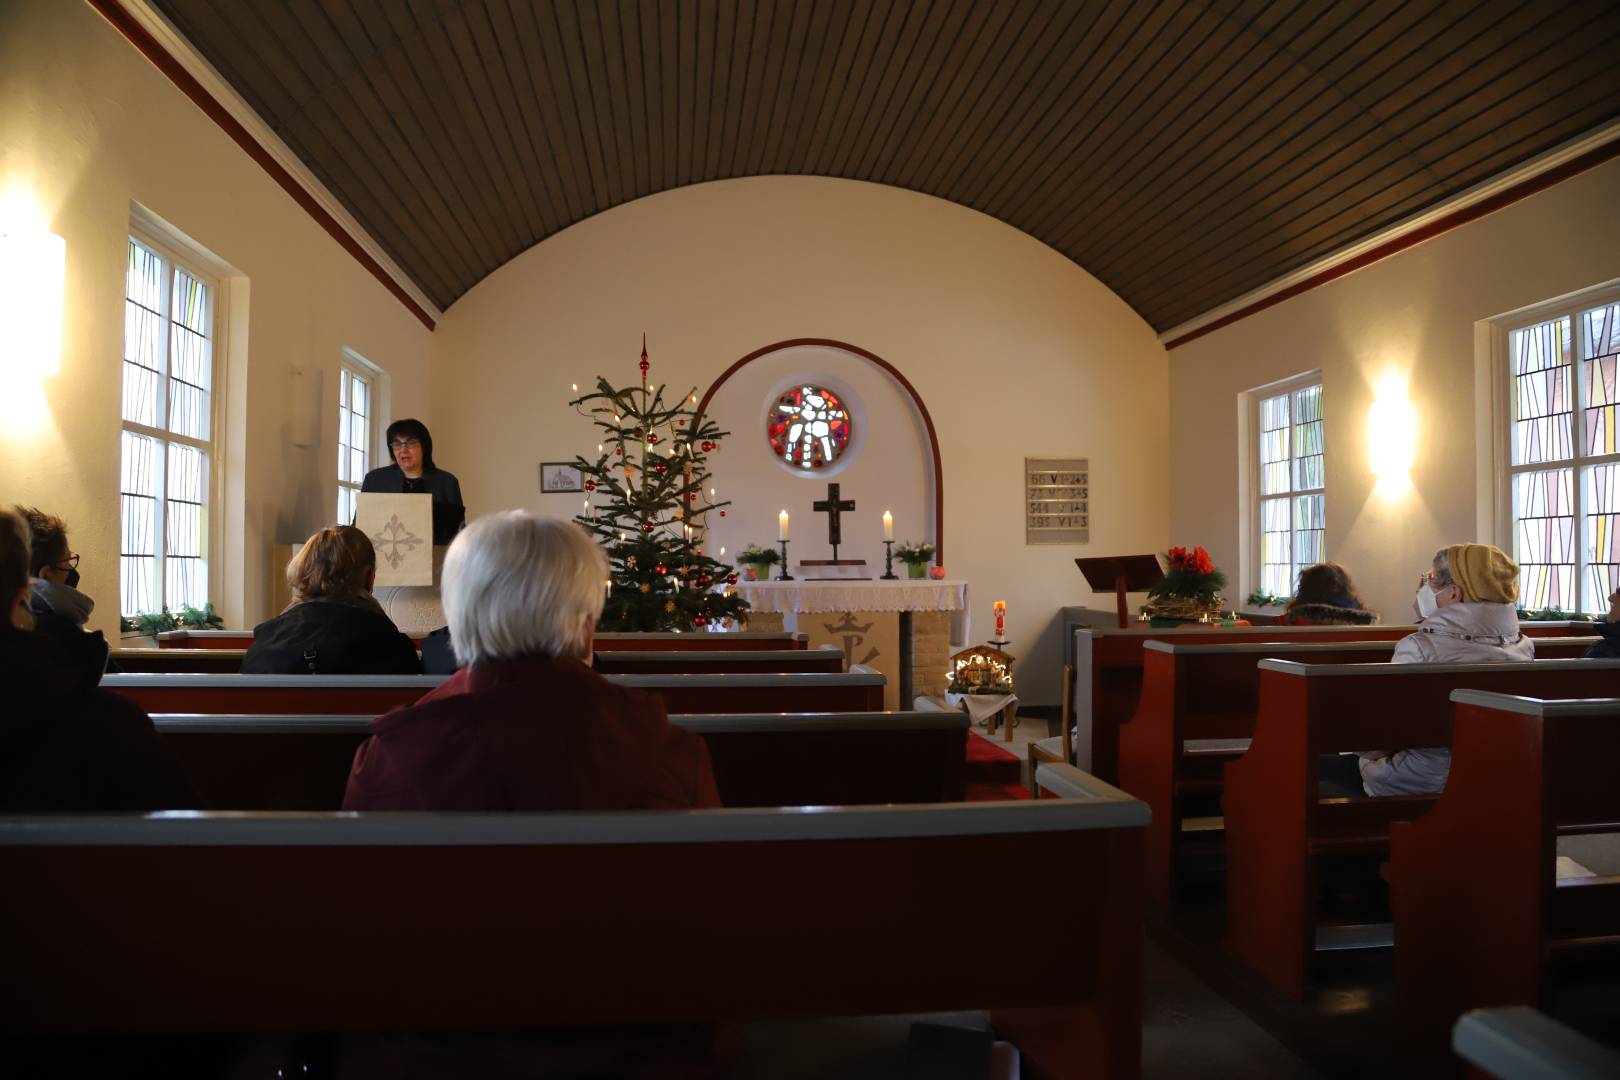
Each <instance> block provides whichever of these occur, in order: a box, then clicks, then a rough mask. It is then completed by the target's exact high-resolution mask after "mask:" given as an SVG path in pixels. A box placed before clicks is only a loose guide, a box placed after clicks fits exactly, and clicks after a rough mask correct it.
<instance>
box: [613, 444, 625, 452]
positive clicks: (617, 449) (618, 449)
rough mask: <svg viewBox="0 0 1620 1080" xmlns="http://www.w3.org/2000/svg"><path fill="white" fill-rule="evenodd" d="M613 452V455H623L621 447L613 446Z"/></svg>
mask: <svg viewBox="0 0 1620 1080" xmlns="http://www.w3.org/2000/svg"><path fill="white" fill-rule="evenodd" d="M613 452H614V453H615V454H623V453H624V447H622V446H615V447H614V448H613Z"/></svg>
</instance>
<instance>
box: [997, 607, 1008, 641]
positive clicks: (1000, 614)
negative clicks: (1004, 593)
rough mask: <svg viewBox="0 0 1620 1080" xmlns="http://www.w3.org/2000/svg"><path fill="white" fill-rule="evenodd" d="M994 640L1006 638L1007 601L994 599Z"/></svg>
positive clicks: (1004, 639)
mask: <svg viewBox="0 0 1620 1080" xmlns="http://www.w3.org/2000/svg"><path fill="white" fill-rule="evenodd" d="M996 640H997V641H1006V640H1007V601H1005V600H997V601H996Z"/></svg>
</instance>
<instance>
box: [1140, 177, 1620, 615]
mask: <svg viewBox="0 0 1620 1080" xmlns="http://www.w3.org/2000/svg"><path fill="white" fill-rule="evenodd" d="M1617 207H1620V161H1611V162H1609V163H1608V164H1606V165H1602V166H1599V167H1598V168H1596V169H1593V170H1591V171H1588V172H1585V173H1582V174H1580V175H1578V176H1576V177H1574V178H1573V179H1570V180H1567V181H1565V182H1564V183H1562V184H1559V185H1557V186H1555V187H1552V188H1549V189H1548V190H1546V191H1544V192H1541V193H1540V194H1537V195H1534V196H1532V197H1530V198H1528V199H1525V200H1523V201H1521V202H1518V203H1515V204H1513V205H1511V206H1509V207H1508V208H1506V209H1504V210H1501V211H1499V212H1497V213H1495V214H1492V215H1490V216H1488V217H1485V218H1482V219H1480V220H1479V221H1476V222H1473V223H1471V224H1469V225H1466V226H1463V227H1462V228H1459V229H1455V230H1453V231H1451V232H1448V233H1445V234H1443V235H1441V236H1439V237H1437V238H1435V239H1433V240H1430V241H1428V242H1427V243H1424V244H1421V245H1419V246H1417V247H1415V248H1411V249H1409V250H1407V251H1405V252H1402V253H1400V254H1399V255H1396V256H1394V257H1392V258H1389V259H1385V260H1384V261H1382V262H1379V263H1376V264H1374V265H1372V266H1370V267H1367V268H1366V269H1363V270H1359V271H1357V272H1355V273H1353V274H1350V275H1348V276H1346V277H1344V278H1341V279H1339V280H1338V281H1335V282H1332V283H1331V284H1328V285H1325V286H1322V287H1320V288H1317V289H1314V290H1312V291H1310V292H1307V293H1304V294H1303V295H1301V296H1298V297H1295V298H1293V299H1291V300H1288V301H1285V302H1283V303H1281V304H1278V305H1277V306H1275V307H1272V308H1268V309H1266V310H1265V311H1262V312H1260V313H1258V314H1256V315H1252V316H1250V317H1249V318H1246V319H1244V320H1242V321H1240V322H1237V323H1234V324H1233V325H1231V326H1229V327H1226V328H1225V329H1222V330H1217V331H1215V332H1214V333H1211V334H1208V335H1206V336H1204V337H1202V338H1199V339H1197V340H1195V341H1193V342H1190V343H1188V344H1186V345H1183V346H1181V347H1179V348H1176V349H1174V350H1173V351H1172V352H1171V353H1170V373H1171V379H1170V431H1171V453H1172V459H1171V460H1172V462H1173V463H1174V464H1173V466H1172V469H1171V474H1170V475H1171V479H1170V497H1171V506H1172V512H1171V526H1172V532H1173V533H1174V537H1175V539H1174V542H1175V543H1178V544H1191V543H1201V544H1204V545H1205V546H1206V547H1208V548H1209V549H1210V551H1211V553H1212V554H1213V555H1214V556H1215V559H1216V561H1217V562H1218V563H1220V564H1221V565H1223V566H1226V567H1229V568H1231V569H1232V570H1233V571H1234V573H1233V582H1234V586H1236V585H1237V583H1238V575H1237V573H1236V572H1235V571H1237V570H1238V568H1239V536H1240V532H1241V530H1242V529H1243V528H1245V527H1246V526H1245V521H1244V517H1243V516H1242V515H1241V513H1240V505H1239V503H1240V496H1239V471H1240V466H1239V453H1238V446H1239V436H1238V409H1237V400H1238V395H1239V394H1240V393H1242V392H1243V391H1246V390H1248V389H1250V388H1253V387H1257V386H1261V385H1264V384H1266V383H1270V382H1273V381H1275V380H1278V379H1283V378H1287V377H1289V376H1291V375H1294V374H1297V373H1299V372H1302V371H1307V370H1310V369H1313V368H1319V369H1321V371H1322V382H1323V393H1324V407H1325V421H1326V425H1325V426H1326V439H1327V481H1328V487H1327V492H1328V496H1327V553H1328V557H1329V558H1331V559H1334V560H1336V561H1338V562H1342V563H1344V564H1345V565H1346V566H1347V567H1348V568H1349V569H1350V572H1351V575H1352V576H1353V577H1354V578H1355V580H1356V582H1357V584H1358V585H1359V586H1360V588H1361V591H1362V594H1363V596H1364V598H1365V599H1366V600H1367V601H1368V603H1369V604H1371V605H1372V606H1373V607H1376V608H1378V609H1380V610H1381V611H1382V612H1383V613H1384V614H1385V616H1386V617H1387V618H1389V619H1390V620H1392V621H1403V620H1405V619H1407V618H1409V617H1410V608H1411V594H1412V588H1413V585H1414V583H1415V581H1416V579H1417V574H1418V572H1419V571H1420V570H1422V569H1423V568H1424V567H1425V566H1427V564H1428V562H1429V560H1430V558H1431V557H1432V556H1433V554H1434V551H1435V549H1436V548H1438V547H1440V546H1441V545H1444V544H1448V543H1458V542H1461V541H1465V540H1475V539H1479V540H1485V541H1489V542H1495V543H1499V544H1501V545H1502V546H1503V547H1504V548H1508V547H1509V542H1510V537H1507V536H1495V535H1483V534H1482V528H1481V524H1480V520H1479V519H1480V517H1481V510H1482V499H1488V498H1489V493H1488V487H1489V480H1490V477H1491V473H1492V468H1491V467H1490V466H1489V463H1488V462H1484V461H1483V459H1482V453H1483V451H1482V449H1481V448H1482V447H1488V446H1489V445H1490V439H1489V438H1488V435H1489V427H1488V426H1489V425H1490V424H1491V423H1493V421H1492V418H1491V416H1490V404H1489V402H1490V393H1489V391H1490V388H1489V387H1488V386H1485V385H1483V383H1482V382H1481V380H1480V379H1478V378H1476V356H1477V353H1478V350H1479V349H1481V348H1483V346H1484V344H1485V342H1484V339H1483V337H1481V338H1480V340H1479V341H1476V324H1478V323H1480V322H1482V321H1484V320H1489V319H1493V318H1495V317H1497V316H1499V315H1501V314H1503V313H1506V312H1511V311H1515V310H1517V309H1519V308H1523V307H1527V306H1529V305H1532V304H1536V303H1539V302H1541V301H1544V300H1549V299H1552V298H1554V297H1558V296H1562V295H1565V294H1568V293H1573V292H1576V291H1579V290H1582V289H1585V288H1588V287H1591V286H1594V285H1597V284H1599V283H1602V282H1606V281H1610V280H1612V279H1614V278H1616V277H1620V213H1617V212H1616V209H1617ZM1391 375H1394V376H1396V377H1398V378H1401V379H1405V380H1406V381H1407V383H1408V386H1409V399H1410V401H1411V404H1412V406H1413V409H1414V413H1415V416H1416V431H1415V447H1414V456H1413V464H1412V469H1411V489H1410V490H1409V491H1407V492H1406V493H1404V494H1401V495H1396V496H1389V495H1386V494H1385V493H1383V492H1380V491H1377V490H1375V478H1374V477H1373V475H1372V472H1371V464H1370V456H1369V446H1368V437H1369V436H1368V415H1369V411H1370V409H1371V406H1372V403H1373V401H1374V398H1375V395H1376V391H1377V389H1378V387H1379V384H1380V383H1381V382H1382V381H1383V380H1385V379H1386V378H1388V377H1389V376H1391ZM1480 425H1486V428H1485V429H1484V430H1483V431H1482V430H1481V427H1480ZM1481 436H1486V437H1483V438H1482V437H1481ZM1481 488H1486V489H1487V490H1486V491H1483V492H1482V491H1481ZM1485 509H1487V510H1488V508H1485ZM1484 516H1486V517H1487V518H1488V517H1489V514H1488V513H1486V514H1485V515H1484ZM1233 591H1234V592H1236V588H1234V590H1233Z"/></svg>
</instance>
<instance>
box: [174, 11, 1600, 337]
mask: <svg viewBox="0 0 1620 1080" xmlns="http://www.w3.org/2000/svg"><path fill="white" fill-rule="evenodd" d="M155 3H156V6H157V7H158V8H160V9H161V10H162V11H163V12H164V13H165V14H166V15H167V16H168V17H169V18H170V20H171V21H172V22H173V23H174V24H175V26H176V27H177V28H178V29H179V30H180V31H181V32H182V33H183V34H184V35H185V36H186V37H188V38H189V39H190V40H191V42H192V43H193V44H194V45H195V46H196V47H197V48H198V49H199V50H200V51H201V53H202V54H203V55H204V56H205V57H207V59H208V60H209V61H210V62H211V63H213V65H214V66H215V67H216V68H217V69H218V70H219V71H220V72H221V74H222V75H224V76H225V77H226V78H227V79H228V80H229V81H230V82H231V83H232V84H233V85H234V86H235V87H236V88H237V90H238V91H239V92H240V93H241V94H242V95H243V97H244V98H246V100H247V101H248V102H249V103H250V104H251V105H252V106H253V108H254V109H256V110H257V111H258V112H259V114H260V115H261V116H262V117H263V118H264V120H265V121H266V122H268V124H269V125H270V126H271V127H272V128H273V129H274V130H275V131H276V132H277V134H278V135H280V137H281V138H282V139H283V140H284V141H285V142H286V143H287V145H288V146H290V147H291V148H292V149H293V150H294V152H296V153H297V154H298V155H299V156H300V157H301V158H302V159H303V160H304V162H305V163H306V164H307V165H308V166H309V168H310V169H311V170H312V171H313V172H314V173H315V175H316V176H318V177H319V178H320V179H321V181H322V182H323V183H325V184H326V185H327V187H328V188H329V189H330V190H331V191H332V192H333V193H334V194H335V195H336V196H337V197H338V198H339V199H340V200H341V201H342V202H343V203H344V204H345V205H346V206H347V207H348V209H349V210H350V212H351V213H353V215H354V216H355V218H357V219H358V220H359V221H360V223H361V224H362V225H363V226H364V227H365V228H366V229H367V230H368V231H369V232H370V233H371V235H372V236H373V237H374V238H375V239H376V240H377V241H378V242H379V243H380V244H381V245H382V246H383V247H384V248H385V249H386V250H387V251H388V252H389V254H390V255H392V257H393V258H394V260H395V261H396V262H397V263H398V264H399V265H400V266H401V267H403V268H404V270H405V271H406V273H408V274H409V275H410V276H411V277H412V278H413V279H414V280H415V282H416V283H417V284H418V285H419V286H420V287H421V289H422V290H423V291H424V292H425V293H426V294H427V295H428V296H429V297H431V298H432V299H433V300H434V302H435V303H437V304H438V305H440V306H441V307H446V306H448V305H449V304H451V303H452V302H453V301H454V300H455V299H456V298H457V297H459V296H460V295H461V294H462V293H464V292H466V291H467V290H468V289H469V288H471V287H472V286H473V285H474V284H476V283H477V282H478V281H479V279H481V278H482V277H484V275H486V274H488V273H490V272H491V271H492V270H494V269H496V268H497V267H499V266H500V265H501V264H503V263H505V262H506V261H507V260H508V259H510V258H512V257H513V256H514V255H517V254H518V253H519V252H521V251H523V250H524V249H526V248H528V247H529V246H530V245H532V244H534V243H537V242H538V241H540V240H543V239H545V238H546V237H548V236H550V235H551V234H553V233H555V232H557V231H558V230H560V229H563V228H566V227H567V226H568V225H571V224H573V223H574V222H577V221H579V220H581V219H583V218H586V217H589V216H590V215H592V214H595V213H598V212H600V211H602V210H606V209H608V208H610V207H613V206H616V205H618V204H620V203H623V202H627V201H629V200H631V199H635V198H639V197H640V196H643V195H649V194H652V193H654V192H658V191H664V190H668V189H670V188H674V187H679V186H681V185H683V184H691V183H697V182H699V181H705V180H715V179H720V178H724V177H736V176H755V175H761V174H776V173H784V174H814V175H820V176H839V177H848V178H852V179H858V180H870V181H876V182H878V183H884V184H892V185H895V186H898V187H903V188H910V189H912V190H916V191H922V192H927V193H928V194H931V195H937V196H939V197H941V198H944V199H949V200H951V201H953V202H957V203H961V204H962V205H964V206H970V207H973V208H974V209H977V210H981V211H983V212H985V213H987V214H991V215H993V216H995V217H997V218H999V219H1001V220H1002V221H1005V222H1007V223H1008V224H1010V225H1012V226H1015V227H1017V228H1019V229H1022V230H1024V231H1025V232H1027V233H1029V234H1030V235H1032V236H1034V237H1036V238H1038V239H1040V240H1042V241H1044V242H1045V243H1047V244H1050V245H1051V246H1052V247H1053V248H1055V249H1057V250H1058V251H1060V252H1062V253H1063V254H1064V255H1066V256H1068V257H1069V258H1071V259H1073V260H1074V261H1075V262H1076V263H1078V264H1079V265H1080V266H1082V267H1084V268H1085V269H1086V270H1088V271H1090V272H1091V273H1092V274H1094V275H1095V276H1096V277H1098V278H1099V279H1100V280H1101V281H1103V282H1104V283H1105V284H1106V285H1108V286H1109V287H1110V288H1112V289H1113V290H1114V291H1115V292H1116V293H1118V294H1119V295H1120V296H1121V297H1123V298H1124V299H1125V300H1126V301H1127V302H1128V303H1130V304H1131V305H1132V306H1133V307H1134V308H1135V309H1136V310H1137V311H1138V312H1140V313H1141V314H1142V315H1143V317H1144V318H1146V319H1147V321H1148V322H1149V323H1151V324H1152V325H1153V326H1154V327H1155V328H1156V329H1158V330H1161V331H1162V330H1164V329H1167V328H1169V327H1172V326H1175V325H1177V324H1179V323H1181V322H1183V321H1185V320H1187V319H1189V318H1192V317H1195V316H1197V315H1199V314H1201V313H1203V312H1206V311H1209V310H1211V309H1213V308H1215V307H1218V306H1219V305H1221V304H1223V303H1225V302H1227V301H1229V300H1232V299H1234V298H1236V297H1238V296H1240V295H1242V294H1243V293H1245V292H1247V291H1249V290H1251V289H1253V288H1255V287H1257V286H1260V285H1262V284H1265V283H1266V282H1268V281H1271V280H1273V279H1275V278H1277V277H1279V276H1281V275H1283V274H1285V273H1287V272H1289V271H1291V270H1294V269H1297V268H1298V267H1300V266H1303V265H1305V264H1307V263H1309V262H1311V261H1312V260H1314V259H1316V258H1318V257H1320V256H1322V255H1325V254H1327V253H1329V252H1332V251H1334V250H1336V249H1338V248H1341V247H1343V246H1345V245H1346V244H1348V243H1351V242H1353V241H1355V240H1357V239H1359V238H1362V237H1364V236H1367V235H1369V234H1371V233H1374V232H1376V231H1378V230H1379V229H1380V228H1382V227H1384V226H1386V225H1389V224H1391V223H1394V222H1396V221H1399V220H1401V219H1402V218H1405V217H1407V216H1409V215H1411V214H1413V213H1414V212H1416V211H1419V210H1421V209H1423V208H1424V207H1427V206H1430V205H1432V204H1434V203H1436V202H1439V201H1441V200H1443V199H1445V198H1446V197H1447V196H1450V195H1453V194H1455V193H1457V192H1459V191H1462V190H1464V189H1467V188H1469V187H1471V186H1472V185H1474V184H1476V183H1478V182H1479V181H1481V180H1484V179H1486V178H1488V177H1490V176H1492V175H1494V174H1497V173H1500V172H1502V171H1503V170H1505V169H1507V168H1509V167H1511V166H1513V165H1514V164H1516V163H1519V162H1522V161H1524V160H1525V159H1527V158H1530V157H1533V156H1534V155H1536V154H1538V153H1540V152H1542V151H1544V150H1547V149H1548V148H1550V147H1553V146H1556V145H1558V144H1560V143H1562V142H1564V141H1566V140H1568V139H1570V138H1571V137H1573V136H1576V135H1578V134H1580V133H1582V132H1585V131H1587V130H1590V129H1591V128H1593V127H1596V126H1598V125H1599V124H1601V123H1603V122H1604V121H1607V120H1610V119H1612V118H1614V117H1616V116H1620V49H1617V46H1620V4H1616V3H1614V2H1613V0H1573V2H1558V0H1410V2H1401V0H1369V2H1365V3H1348V2H1344V0H1280V2H1276V3H1267V2H1259V0H1205V2H1195V0H1164V2H1152V0H1085V2H1077V0H974V2H960V0H958V2H944V0H937V2H936V0H915V2H910V0H662V2H659V0H600V2H593V0H254V2H253V3H239V2H237V0H155Z"/></svg>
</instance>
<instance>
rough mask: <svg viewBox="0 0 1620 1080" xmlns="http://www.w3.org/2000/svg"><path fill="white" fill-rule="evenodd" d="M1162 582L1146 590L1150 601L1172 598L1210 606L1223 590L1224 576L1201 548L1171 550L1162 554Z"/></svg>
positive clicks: (1207, 553) (1224, 586)
mask: <svg viewBox="0 0 1620 1080" xmlns="http://www.w3.org/2000/svg"><path fill="white" fill-rule="evenodd" d="M1165 561H1166V562H1168V563H1169V564H1170V565H1169V569H1168V570H1166V571H1165V572H1164V580H1163V581H1160V582H1159V583H1158V584H1157V585H1155V586H1153V588H1151V589H1149V590H1148V595H1149V596H1153V597H1160V596H1166V597H1168V596H1174V597H1184V598H1187V599H1191V600H1198V601H1201V602H1203V603H1206V604H1213V603H1215V602H1217V601H1218V600H1219V599H1220V596H1221V590H1222V589H1224V588H1226V575H1225V574H1224V573H1222V572H1221V571H1220V570H1219V569H1218V568H1217V567H1216V565H1215V563H1214V561H1213V560H1212V559H1211V558H1210V557H1209V552H1207V551H1205V550H1204V549H1203V548H1201V547H1194V548H1184V547H1173V548H1171V549H1170V550H1169V551H1167V552H1166V553H1165Z"/></svg>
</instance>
